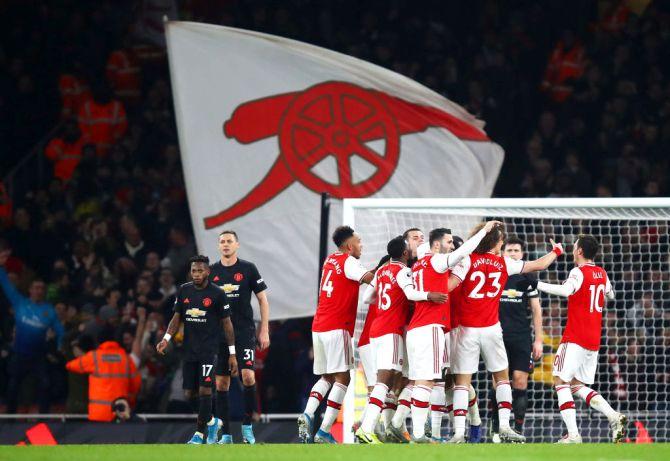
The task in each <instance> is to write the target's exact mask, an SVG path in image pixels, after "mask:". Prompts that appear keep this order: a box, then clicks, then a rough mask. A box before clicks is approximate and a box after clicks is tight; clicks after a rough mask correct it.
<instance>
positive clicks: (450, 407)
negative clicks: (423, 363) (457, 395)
mask: <svg viewBox="0 0 670 461" xmlns="http://www.w3.org/2000/svg"><path fill="white" fill-rule="evenodd" d="M444 405H445V408H444V411H445V413H446V414H447V417H448V418H449V422H450V423H451V424H452V426H453V424H454V386H453V384H452V385H451V387H450V388H449V389H446V390H445V391H444Z"/></svg>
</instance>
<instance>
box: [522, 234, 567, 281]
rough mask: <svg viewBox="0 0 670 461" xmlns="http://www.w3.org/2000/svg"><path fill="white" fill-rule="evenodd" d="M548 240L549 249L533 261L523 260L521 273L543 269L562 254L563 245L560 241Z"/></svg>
mask: <svg viewBox="0 0 670 461" xmlns="http://www.w3.org/2000/svg"><path fill="white" fill-rule="evenodd" d="M549 241H550V242H551V246H552V248H551V251H550V252H549V253H547V254H546V255H544V256H542V257H541V258H538V259H536V260H534V261H525V263H524V265H523V268H522V269H521V273H522V274H527V273H528V272H537V271H543V270H545V269H546V268H547V267H549V266H551V265H552V263H553V262H554V261H556V259H557V258H558V257H559V256H561V255H562V254H563V246H562V245H561V244H560V243H556V242H554V241H553V239H550V240H549Z"/></svg>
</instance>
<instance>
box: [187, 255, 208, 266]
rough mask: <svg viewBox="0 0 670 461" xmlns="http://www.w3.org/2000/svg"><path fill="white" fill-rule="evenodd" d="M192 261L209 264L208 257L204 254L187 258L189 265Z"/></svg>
mask: <svg viewBox="0 0 670 461" xmlns="http://www.w3.org/2000/svg"><path fill="white" fill-rule="evenodd" d="M193 263H205V264H207V265H208V266H209V258H208V257H207V256H204V255H196V256H191V259H189V260H188V264H189V266H190V265H191V264H193Z"/></svg>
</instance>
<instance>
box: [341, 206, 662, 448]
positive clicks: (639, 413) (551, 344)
mask: <svg viewBox="0 0 670 461" xmlns="http://www.w3.org/2000/svg"><path fill="white" fill-rule="evenodd" d="M490 218H497V219H499V220H501V221H503V222H504V223H505V226H506V231H507V234H508V235H516V236H518V237H520V238H521V239H522V240H524V241H525V243H526V255H525V259H535V258H536V257H538V256H541V255H542V254H544V253H546V252H547V251H548V250H549V249H550V248H551V246H550V245H549V243H548V241H549V238H554V239H556V240H557V241H559V242H562V243H563V244H564V246H566V247H567V250H568V251H567V252H566V254H565V255H564V256H562V257H561V258H560V259H559V260H558V262H557V263H555V264H554V265H552V266H551V267H550V268H549V269H548V270H546V271H543V272H541V273H540V274H539V277H540V278H541V279H542V280H545V281H550V282H552V283H560V282H562V281H563V280H565V278H566V277H567V274H568V272H569V270H570V269H571V267H572V266H573V264H572V256H571V255H570V250H571V248H572V243H574V241H575V239H576V237H577V235H579V234H581V233H586V234H591V235H593V236H595V237H596V238H597V239H598V240H599V241H600V243H601V251H600V253H599V254H598V256H597V257H596V263H597V264H599V265H602V266H603V267H604V268H605V270H606V271H607V272H608V274H609V277H610V280H611V281H612V283H613V286H614V289H615V292H616V299H615V300H614V301H612V302H609V303H608V304H607V306H606V308H605V310H606V312H605V313H604V316H603V324H604V325H603V333H602V335H603V336H602V342H601V343H602V345H601V349H600V354H599V366H598V373H597V376H596V383H595V384H594V388H595V389H596V390H597V391H598V392H600V393H601V394H602V395H603V396H604V397H605V398H606V399H607V400H608V401H609V402H610V403H611V405H612V406H613V407H614V408H615V409H618V410H619V411H622V412H624V413H626V414H627V415H628V416H629V419H630V426H629V437H630V438H631V441H634V440H638V441H639V440H642V439H644V440H648V439H649V440H654V441H666V442H667V441H670V431H669V429H667V428H666V426H667V424H666V423H667V420H668V416H669V415H670V402H669V400H670V236H669V232H668V231H669V228H670V198H608V199H595V198H570V199H563V198H561V199H558V198H557V199H554V198H546V199H483V198H474V199H448V198H446V199H441V198H435V199H410V198H406V199H404V198H403V199H345V200H344V201H343V218H342V221H343V224H347V225H350V226H352V227H353V228H354V229H355V230H356V232H358V233H359V234H360V235H361V237H362V240H363V254H362V256H361V261H362V263H363V265H364V266H366V267H370V268H372V267H374V266H375V265H376V263H377V261H378V260H379V259H380V258H381V257H382V256H383V255H384V254H385V253H386V244H387V243H388V241H389V240H390V239H391V238H393V237H395V236H397V235H400V234H402V233H403V232H404V231H405V230H406V229H408V228H411V227H418V228H420V229H421V230H422V231H423V232H424V234H425V235H426V238H427V237H428V232H429V231H430V230H431V229H433V228H436V227H448V228H450V229H452V232H453V233H454V235H459V236H461V237H463V238H467V237H468V235H469V233H470V229H471V228H472V227H473V226H474V225H475V224H476V223H478V222H480V221H482V220H484V219H490ZM362 291H363V290H361V293H362ZM541 305H542V313H543V331H544V352H543V356H542V358H541V360H539V361H538V362H537V363H536V364H535V369H534V372H533V373H532V375H531V377H530V379H529V386H528V389H529V405H528V412H527V414H526V423H525V426H524V434H525V435H526V437H527V439H528V441H529V442H552V441H555V440H556V439H558V438H559V437H560V436H561V435H562V431H563V428H562V422H561V419H560V415H559V412H558V410H557V408H556V399H555V395H554V392H553V389H552V386H551V381H552V377H551V365H552V362H553V358H554V352H555V351H556V348H557V347H558V343H559V341H560V336H561V333H562V328H563V326H564V324H565V320H566V306H567V303H566V300H565V299H563V298H558V297H553V296H549V295H544V294H543V295H542V296H541ZM366 313H367V306H366V305H364V304H362V303H359V311H358V318H357V324H356V332H355V341H356V340H357V338H358V336H359V335H360V330H361V328H362V325H363V321H364V319H365V315H366ZM529 321H530V320H529ZM356 365H357V370H356V372H354V379H353V380H352V385H350V386H349V392H348V393H347V396H346V398H345V404H344V409H345V410H344V439H345V442H353V435H352V434H351V431H350V429H349V428H350V427H351V424H352V423H353V422H354V421H355V420H356V419H357V415H359V414H360V412H361V411H362V408H363V406H364V405H365V393H366V387H365V386H366V385H365V382H364V381H365V378H364V377H363V374H362V373H361V372H360V370H358V365H359V364H358V355H357V354H356ZM483 370H484V369H483V367H482V366H480V372H479V373H478V374H477V375H476V376H475V379H474V382H473V384H474V385H475V387H476V388H477V392H478V399H479V407H480V411H481V413H482V419H483V420H484V423H483V424H485V425H486V424H487V422H488V419H489V410H488V398H489V397H488V390H489V387H490V376H487V374H486V373H485V372H484V371H483ZM577 414H578V424H579V426H580V430H581V432H582V435H583V437H584V441H585V442H586V441H589V442H605V441H608V440H609V428H608V425H607V420H606V419H605V418H604V417H601V415H600V414H599V413H596V412H593V411H592V410H590V409H589V408H588V407H585V406H584V405H583V404H582V403H577ZM446 421H447V418H445V424H447V423H446ZM445 430H450V428H449V429H447V428H446V426H445Z"/></svg>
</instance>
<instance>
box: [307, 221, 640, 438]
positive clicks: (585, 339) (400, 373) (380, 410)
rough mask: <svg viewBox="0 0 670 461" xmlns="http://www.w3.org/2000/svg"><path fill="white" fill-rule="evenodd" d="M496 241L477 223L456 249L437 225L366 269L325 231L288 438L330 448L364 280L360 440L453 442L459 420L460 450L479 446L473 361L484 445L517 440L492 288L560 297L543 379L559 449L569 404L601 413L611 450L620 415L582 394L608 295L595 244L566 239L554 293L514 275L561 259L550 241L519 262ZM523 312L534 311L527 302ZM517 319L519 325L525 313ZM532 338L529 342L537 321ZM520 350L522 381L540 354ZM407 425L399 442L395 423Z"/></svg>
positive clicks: (517, 251) (356, 251)
mask: <svg viewBox="0 0 670 461" xmlns="http://www.w3.org/2000/svg"><path fill="white" fill-rule="evenodd" d="M506 237H507V236H506V233H505V228H504V225H503V224H502V223H501V222H498V221H489V222H487V223H482V224H479V225H478V226H476V227H475V229H474V230H473V231H472V235H471V236H470V238H469V239H468V240H466V241H464V242H463V241H462V240H461V239H459V238H458V237H456V236H453V235H452V232H451V231H450V230H449V229H446V228H437V229H433V230H431V231H430V233H429V238H428V241H427V242H424V234H423V232H422V231H421V230H420V229H416V228H413V229H409V230H407V231H406V232H405V233H404V234H403V235H401V236H397V237H395V238H393V239H391V240H390V241H389V242H388V245H387V253H388V254H387V256H385V257H384V258H382V260H381V261H380V262H379V264H378V265H377V267H376V268H375V270H373V271H369V270H367V269H366V268H364V267H363V266H362V264H361V263H360V261H359V258H360V256H361V252H362V244H361V238H360V236H359V235H358V234H357V233H355V232H354V230H353V229H352V228H351V227H349V226H341V227H338V228H337V229H336V230H335V232H334V233H333V241H334V243H335V246H336V247H337V248H338V251H337V252H336V253H333V254H331V255H330V256H328V258H327V259H326V261H325V262H324V265H323V272H322V277H321V285H320V294H319V302H318V307H317V310H316V314H315V316H314V321H313V324H312V339H313V348H314V374H316V375H320V379H319V380H318V381H317V382H316V384H314V386H313V388H312V389H311V392H310V394H309V398H308V401H307V404H306V407H305V410H304V412H303V414H301V415H300V417H299V418H298V434H299V437H300V439H301V440H302V441H303V442H304V443H312V442H314V443H336V441H335V439H334V437H333V436H332V434H331V428H332V426H333V424H334V422H335V420H336V419H337V415H338V413H339V410H340V408H341V405H342V401H343V400H344V396H345V394H346V391H347V387H348V386H349V383H350V370H352V369H353V367H354V350H353V342H352V335H353V332H354V326H355V322H356V314H357V308H358V299H359V287H360V285H361V284H363V283H365V284H368V287H367V288H366V290H365V293H364V295H363V301H364V303H367V304H369V305H370V307H369V309H368V314H367V317H366V321H365V326H364V328H363V332H362V335H361V337H360V340H359V341H358V344H357V346H358V353H359V357H360V359H361V363H362V365H363V368H364V373H365V377H366V380H367V383H368V391H369V396H368V401H367V405H366V406H365V409H364V412H363V416H362V419H361V421H360V422H359V423H357V424H356V425H355V427H354V428H353V430H354V431H355V437H356V439H357V440H358V441H359V442H360V443H369V444H377V443H382V442H386V443H389V442H391V443H408V442H412V443H440V442H443V441H446V442H447V443H464V442H466V421H467V422H469V424H470V430H469V433H468V436H469V437H468V438H469V441H470V442H477V441H480V439H481V432H480V425H481V419H480V417H479V410H478V407H477V396H476V393H475V391H474V388H473V387H472V385H471V380H472V375H473V374H474V373H476V372H477V371H478V368H479V361H480V357H481V358H482V359H483V362H484V365H485V367H486V369H487V371H488V372H490V373H491V374H492V377H493V386H494V389H495V391H494V402H496V405H497V427H496V428H495V431H496V435H495V437H496V438H497V439H499V441H500V442H506V443H523V442H525V437H524V436H523V434H522V433H521V430H522V427H521V425H519V424H516V425H515V428H512V427H511V426H510V416H511V412H512V410H513V409H514V412H515V419H516V420H517V422H519V421H520V420H521V422H522V420H523V416H522V413H524V412H525V405H526V403H527V398H526V396H525V390H523V391H521V390H520V391H519V393H518V394H517V396H516V397H517V398H518V399H519V400H524V399H525V400H524V403H523V404H522V405H514V406H513V392H512V387H511V385H510V377H509V364H510V362H509V361H508V354H509V352H510V351H508V350H506V347H505V344H506V342H505V341H504V340H503V328H502V327H501V324H500V321H499V309H500V305H501V304H500V301H501V297H502V296H503V290H505V291H506V292H507V295H508V297H509V295H510V293H511V295H512V297H516V296H527V297H535V298H537V290H539V291H542V292H545V293H548V294H552V295H556V296H563V297H566V298H567V299H568V320H567V324H566V327H565V331H564V334H563V338H562V340H561V344H560V346H559V348H558V351H557V353H556V356H555V360H554V365H553V372H552V374H553V376H554V383H555V389H556V394H557V398H558V406H559V410H560V414H561V417H562V419H563V421H564V423H565V425H566V428H567V433H566V434H565V435H564V436H563V437H562V438H561V439H560V440H559V443H581V441H582V439H581V436H580V434H579V430H578V427H577V421H576V412H575V403H574V398H575V397H579V398H581V399H583V400H584V401H585V402H586V404H587V405H589V406H590V407H591V408H593V409H595V410H597V411H599V412H601V413H603V414H604V415H605V416H606V417H607V419H608V420H609V423H610V429H611V432H612V434H611V436H612V441H613V442H619V441H621V440H622V439H623V437H624V435H625V430H626V423H627V420H626V416H625V415H623V414H621V413H619V412H617V411H615V410H614V409H612V407H611V406H610V405H609V404H608V403H607V401H606V400H605V399H604V398H603V397H602V396H601V395H600V394H598V393H597V392H596V391H594V390H593V389H591V388H590V387H588V385H591V384H593V382H594V378H595V373H596V368H597V357H598V349H599V347H600V336H601V324H602V310H603V307H604V304H605V298H608V299H613V298H614V291H613V289H612V285H611V283H610V281H609V279H608V277H607V273H606V272H605V270H604V269H602V268H601V267H598V266H596V265H595V264H594V262H593V260H594V258H595V256H596V254H597V252H598V249H599V244H598V242H597V240H596V239H595V238H594V237H592V236H590V235H580V236H579V237H578V239H577V240H576V242H575V244H574V248H573V252H572V254H573V258H574V263H575V267H574V268H573V269H572V270H571V271H570V273H569V276H568V278H567V280H566V281H565V282H564V283H563V284H559V285H556V284H550V283H544V282H541V281H538V280H536V279H534V278H530V277H526V276H520V274H528V273H531V272H538V271H542V270H545V269H547V268H548V267H549V266H550V265H551V264H552V263H553V262H554V261H555V260H556V259H557V258H559V257H560V256H561V255H562V254H563V247H562V246H561V244H560V243H555V242H554V241H553V240H551V245H552V249H551V251H550V252H549V253H547V254H546V255H544V256H542V257H541V258H538V259H537V260H534V261H524V260H522V259H521V255H522V248H523V242H521V241H520V240H518V239H514V238H510V239H507V238H506ZM506 244H507V245H508V246H509V247H510V248H509V249H507V248H505V245H506ZM517 247H518V248H517ZM503 249H505V250H506V251H505V255H503ZM507 250H509V251H507ZM515 255H516V257H515ZM508 279H509V280H508ZM509 284H514V286H513V287H511V288H510V286H509ZM533 308H534V309H537V310H539V303H537V302H536V303H534V304H533ZM524 309H525V305H524ZM521 315H523V316H524V317H525V312H523V314H521ZM506 328H507V327H506ZM526 328H527V327H526ZM535 329H536V334H539V331H537V330H541V323H539V324H536V327H535ZM505 333H506V334H507V333H508V332H507V331H506V332H505ZM528 334H529V335H530V333H528ZM509 344H510V343H508V348H509ZM512 347H513V346H512ZM520 350H521V351H522V355H523V351H527V352H526V353H525V358H522V362H523V361H524V360H525V363H526V366H525V368H526V369H525V371H526V374H525V376H526V378H527V371H528V363H529V361H530V360H531V355H534V356H535V358H536V359H537V358H539V357H538V356H539V354H541V345H540V344H538V343H536V344H535V345H534V347H533V351H532V352H531V347H530V341H528V346H527V349H526V348H525V347H524V346H523V345H522V346H521V347H520ZM515 356H516V357H518V356H519V354H515ZM516 361H517V362H518V360H516ZM512 365H513V366H514V363H512ZM515 368H517V369H519V368H523V366H516V367H515ZM515 381H516V379H515ZM515 392H516V390H515ZM324 399H326V404H327V405H326V410H325V412H324V416H323V420H322V423H321V426H320V428H319V429H318V430H317V431H316V434H314V427H313V425H314V418H315V413H316V411H317V409H318V407H319V405H320V403H321V402H322V400H324ZM515 403H517V402H515ZM429 413H430V419H429ZM516 413H520V415H517V414H516ZM445 414H447V415H448V416H449V418H450V419H451V421H452V427H453V436H452V437H451V438H449V439H448V440H446V439H443V438H442V436H441V427H442V418H443V416H444V415H445ZM408 416H411V420H412V434H411V435H410V434H409V433H408V431H407V429H406V426H405V423H406V419H407V417H408ZM519 416H521V418H520V419H519Z"/></svg>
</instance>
